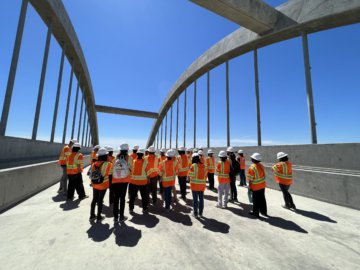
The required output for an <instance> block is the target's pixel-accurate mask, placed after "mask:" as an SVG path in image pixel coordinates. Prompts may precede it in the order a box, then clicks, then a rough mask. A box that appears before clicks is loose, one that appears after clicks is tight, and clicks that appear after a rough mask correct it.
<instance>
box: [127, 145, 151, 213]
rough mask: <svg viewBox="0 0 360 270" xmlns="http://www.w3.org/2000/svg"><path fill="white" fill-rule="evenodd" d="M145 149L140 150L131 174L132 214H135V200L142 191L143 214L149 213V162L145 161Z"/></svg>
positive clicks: (130, 202)
mask: <svg viewBox="0 0 360 270" xmlns="http://www.w3.org/2000/svg"><path fill="white" fill-rule="evenodd" d="M144 153H145V150H144V149H139V150H138V151H137V153H136V154H137V157H136V159H135V160H134V161H133V170H132V172H131V183H130V186H129V191H130V201H129V208H130V209H129V210H130V213H133V212H134V204H135V199H136V196H137V194H138V191H140V194H141V203H142V208H143V213H146V212H147V209H148V195H147V184H148V179H147V175H146V166H147V160H146V159H144V158H143V157H144Z"/></svg>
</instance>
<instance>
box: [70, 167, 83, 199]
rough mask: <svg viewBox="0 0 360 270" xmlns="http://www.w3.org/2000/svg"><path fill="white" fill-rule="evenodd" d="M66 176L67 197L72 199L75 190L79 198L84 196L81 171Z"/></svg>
mask: <svg viewBox="0 0 360 270" xmlns="http://www.w3.org/2000/svg"><path fill="white" fill-rule="evenodd" d="M68 177H69V186H68V191H67V198H68V199H70V200H72V199H73V197H74V193H75V190H76V193H77V194H78V196H79V199H82V198H84V197H85V196H86V195H85V189H84V185H83V180H82V175H81V173H78V174H68Z"/></svg>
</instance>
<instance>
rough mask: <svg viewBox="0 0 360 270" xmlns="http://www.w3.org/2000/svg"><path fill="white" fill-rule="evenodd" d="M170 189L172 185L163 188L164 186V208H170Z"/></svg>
mask: <svg viewBox="0 0 360 270" xmlns="http://www.w3.org/2000/svg"><path fill="white" fill-rule="evenodd" d="M171 191H172V187H165V188H164V195H165V196H164V197H165V208H166V209H170V204H171Z"/></svg>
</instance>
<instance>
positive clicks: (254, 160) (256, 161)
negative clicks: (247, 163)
mask: <svg viewBox="0 0 360 270" xmlns="http://www.w3.org/2000/svg"><path fill="white" fill-rule="evenodd" d="M251 162H252V163H255V164H258V163H260V161H258V160H256V159H253V158H252V159H251Z"/></svg>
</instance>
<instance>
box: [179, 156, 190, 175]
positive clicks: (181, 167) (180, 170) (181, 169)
mask: <svg viewBox="0 0 360 270" xmlns="http://www.w3.org/2000/svg"><path fill="white" fill-rule="evenodd" d="M182 156H185V158H186V161H187V162H189V160H188V157H187V156H186V155H180V157H178V160H179V163H180V167H179V172H187V171H188V170H189V168H188V166H186V167H183V165H182Z"/></svg>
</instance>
